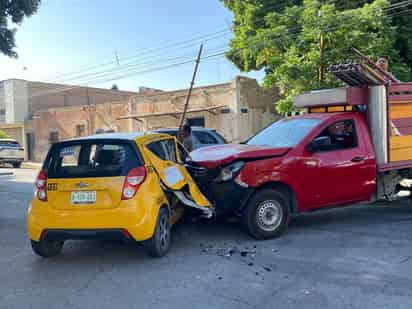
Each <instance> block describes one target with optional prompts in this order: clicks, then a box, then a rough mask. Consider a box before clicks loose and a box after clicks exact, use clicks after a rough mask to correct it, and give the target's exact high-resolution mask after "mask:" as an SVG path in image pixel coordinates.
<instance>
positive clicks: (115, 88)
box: [110, 84, 119, 91]
mask: <svg viewBox="0 0 412 309" xmlns="http://www.w3.org/2000/svg"><path fill="white" fill-rule="evenodd" d="M110 90H115V91H119V86H117V84H113V85H112V87H111V88H110Z"/></svg>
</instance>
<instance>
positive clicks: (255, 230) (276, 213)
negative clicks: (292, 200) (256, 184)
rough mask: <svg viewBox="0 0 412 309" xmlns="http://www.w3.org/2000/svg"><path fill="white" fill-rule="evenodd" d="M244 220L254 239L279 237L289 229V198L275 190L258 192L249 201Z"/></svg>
mask: <svg viewBox="0 0 412 309" xmlns="http://www.w3.org/2000/svg"><path fill="white" fill-rule="evenodd" d="M242 219H243V224H244V226H245V228H246V229H247V231H248V232H249V234H250V235H251V236H252V237H254V238H256V239H268V238H275V237H278V236H280V235H281V234H282V233H283V232H284V231H285V230H286V229H287V227H288V224H289V220H290V211H289V204H288V202H287V198H286V197H285V196H284V194H282V193H281V192H278V191H274V190H261V191H258V192H256V194H255V195H254V196H252V197H251V199H250V200H249V202H248V204H247V206H246V208H245V210H244V212H243V218H242Z"/></svg>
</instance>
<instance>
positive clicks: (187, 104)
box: [179, 44, 203, 133]
mask: <svg viewBox="0 0 412 309" xmlns="http://www.w3.org/2000/svg"><path fill="white" fill-rule="evenodd" d="M202 51H203V44H201V45H200V49H199V54H198V55H197V59H196V65H195V70H194V72H193V77H192V82H191V83H190V88H189V92H188V94H187V97H186V103H185V107H184V110H183V114H182V119H180V125H179V133H180V132H181V131H182V128H183V124H184V122H185V118H186V113H187V108H188V106H189V102H190V96H191V95H192V89H193V85H194V84H195V79H196V74H197V69H198V67H199V63H200V57H201V56H202Z"/></svg>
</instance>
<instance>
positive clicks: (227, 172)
mask: <svg viewBox="0 0 412 309" xmlns="http://www.w3.org/2000/svg"><path fill="white" fill-rule="evenodd" d="M243 166H245V162H242V161H238V162H235V163H232V164H229V165H228V166H225V167H223V168H222V169H221V170H220V173H219V175H218V176H217V177H216V180H217V181H220V182H224V181H229V180H231V179H233V178H235V177H236V176H237V175H238V174H239V172H240V170H241V169H242V168H243Z"/></svg>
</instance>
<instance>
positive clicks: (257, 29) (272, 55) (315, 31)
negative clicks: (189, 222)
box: [223, 0, 412, 114]
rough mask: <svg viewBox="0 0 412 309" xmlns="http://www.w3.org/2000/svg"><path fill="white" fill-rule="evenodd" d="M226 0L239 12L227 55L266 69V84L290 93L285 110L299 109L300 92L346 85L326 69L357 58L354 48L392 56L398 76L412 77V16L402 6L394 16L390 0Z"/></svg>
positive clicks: (286, 94)
mask: <svg viewBox="0 0 412 309" xmlns="http://www.w3.org/2000/svg"><path fill="white" fill-rule="evenodd" d="M223 2H224V4H225V6H226V7H227V8H229V9H230V10H231V11H232V12H233V14H234V25H233V31H234V34H235V35H234V38H233V39H232V40H231V42H230V47H231V49H230V51H229V52H228V53H227V55H226V56H227V58H228V59H230V60H231V61H232V62H233V63H234V64H235V65H236V66H237V67H238V68H239V69H240V70H242V71H244V72H248V71H252V70H260V69H264V70H265V73H266V76H265V79H264V85H265V86H267V87H273V86H274V85H277V86H278V87H279V88H280V89H281V91H282V93H283V95H284V97H285V100H283V101H281V102H279V104H280V106H279V107H278V110H279V112H281V113H282V114H284V113H285V112H286V111H287V109H288V108H289V109H292V108H293V105H292V104H291V97H292V96H293V95H295V94H297V93H301V92H303V91H307V90H311V89H322V88H329V87H336V86H339V85H341V84H340V83H339V82H338V81H337V80H336V79H335V78H334V77H333V76H331V75H329V74H322V73H323V72H325V69H326V68H327V67H328V66H329V65H330V64H333V63H337V62H343V61H346V60H350V59H357V58H358V57H357V56H355V55H354V53H353V52H352V47H356V48H357V49H359V50H361V51H362V52H363V53H365V54H367V55H369V56H370V57H372V58H373V59H377V58H378V57H380V56H386V57H388V58H389V59H390V65H391V66H390V69H391V71H392V72H394V74H395V75H396V76H398V77H399V78H400V79H401V80H411V79H412V78H411V77H412V71H411V67H412V54H411V53H410V51H412V36H411V35H410V32H409V31H407V29H410V27H411V26H412V21H410V20H411V18H409V19H408V17H407V16H400V15H402V14H401V11H402V10H405V8H402V7H399V8H396V9H391V10H390V11H388V12H390V15H393V17H391V16H388V14H389V13H387V12H386V11H385V9H387V7H388V5H390V4H391V3H390V1H388V0H374V1H355V0H345V1H337V0H324V1H319V0H303V1H302V0H300V1H299V0H287V1H279V0H278V1H276V0H248V1H245V0H223ZM394 2H395V1H394ZM401 28H404V30H403V31H399V29H401ZM321 39H322V40H323V45H321ZM321 46H322V48H321ZM321 50H322V51H323V52H322V53H321Z"/></svg>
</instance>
